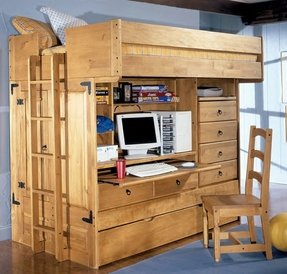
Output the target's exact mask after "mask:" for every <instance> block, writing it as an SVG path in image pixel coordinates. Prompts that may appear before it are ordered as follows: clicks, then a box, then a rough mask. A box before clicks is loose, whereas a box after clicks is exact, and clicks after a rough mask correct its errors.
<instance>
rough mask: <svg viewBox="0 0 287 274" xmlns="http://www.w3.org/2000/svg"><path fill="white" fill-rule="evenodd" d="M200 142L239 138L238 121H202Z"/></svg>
mask: <svg viewBox="0 0 287 274" xmlns="http://www.w3.org/2000/svg"><path fill="white" fill-rule="evenodd" d="M198 131H199V132H198V134H199V142H200V143H201V144H203V143H210V142H219V141H225V140H234V139H236V138H237V121H225V122H209V123H200V124H199V127H198Z"/></svg>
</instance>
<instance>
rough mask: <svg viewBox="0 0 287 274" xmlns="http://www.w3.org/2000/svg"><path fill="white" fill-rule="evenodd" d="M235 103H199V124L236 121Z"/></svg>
mask: <svg viewBox="0 0 287 274" xmlns="http://www.w3.org/2000/svg"><path fill="white" fill-rule="evenodd" d="M236 118H237V110H236V102H235V101H214V102H199V117H198V121H199V122H212V121H226V120H236Z"/></svg>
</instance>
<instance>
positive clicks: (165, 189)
mask: <svg viewBox="0 0 287 274" xmlns="http://www.w3.org/2000/svg"><path fill="white" fill-rule="evenodd" d="M197 182H198V175H197V174H185V175H182V176H177V177H173V178H167V179H163V180H158V181H155V196H162V195H168V194H172V193H176V192H180V191H181V190H185V189H192V188H196V187H197Z"/></svg>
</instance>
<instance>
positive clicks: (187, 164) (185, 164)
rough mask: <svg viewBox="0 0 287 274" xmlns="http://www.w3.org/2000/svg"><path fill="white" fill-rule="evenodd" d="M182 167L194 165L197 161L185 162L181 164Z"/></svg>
mask: <svg viewBox="0 0 287 274" xmlns="http://www.w3.org/2000/svg"><path fill="white" fill-rule="evenodd" d="M181 166H182V167H194V166H195V163H194V162H185V163H182V164H181Z"/></svg>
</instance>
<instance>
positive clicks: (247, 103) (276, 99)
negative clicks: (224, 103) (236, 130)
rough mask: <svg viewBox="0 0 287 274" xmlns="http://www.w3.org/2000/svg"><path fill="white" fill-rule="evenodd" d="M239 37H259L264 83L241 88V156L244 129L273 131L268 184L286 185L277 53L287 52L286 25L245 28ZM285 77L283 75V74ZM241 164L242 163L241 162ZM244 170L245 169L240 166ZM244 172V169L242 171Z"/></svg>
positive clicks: (244, 145) (286, 152)
mask: <svg viewBox="0 0 287 274" xmlns="http://www.w3.org/2000/svg"><path fill="white" fill-rule="evenodd" d="M242 33H243V34H248V35H250V34H252V35H253V34H254V35H256V36H262V37H263V49H264V81H263V82H262V83H259V84H256V85H255V84H244V85H241V88H240V90H241V92H240V102H241V103H240V106H241V117H240V119H241V136H240V137H241V138H240V139H241V157H242V159H245V158H246V150H247V141H248V138H247V137H248V134H249V132H248V130H249V126H250V125H252V124H254V125H257V126H258V127H269V128H272V129H273V142H272V160H271V161H272V165H271V174H270V181H271V183H282V184H287V157H286V155H287V143H286V137H287V136H286V127H285V118H284V117H285V105H284V104H283V103H282V101H281V98H282V88H281V59H280V58H281V51H287V36H286V35H287V23H286V22H285V23H274V24H266V25H257V26H255V27H254V28H252V27H246V28H245V29H244V30H243V31H242ZM285 77H287V75H285ZM243 162H244V161H243ZM243 168H245V166H243ZM242 171H243V172H245V169H243V170H242Z"/></svg>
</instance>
